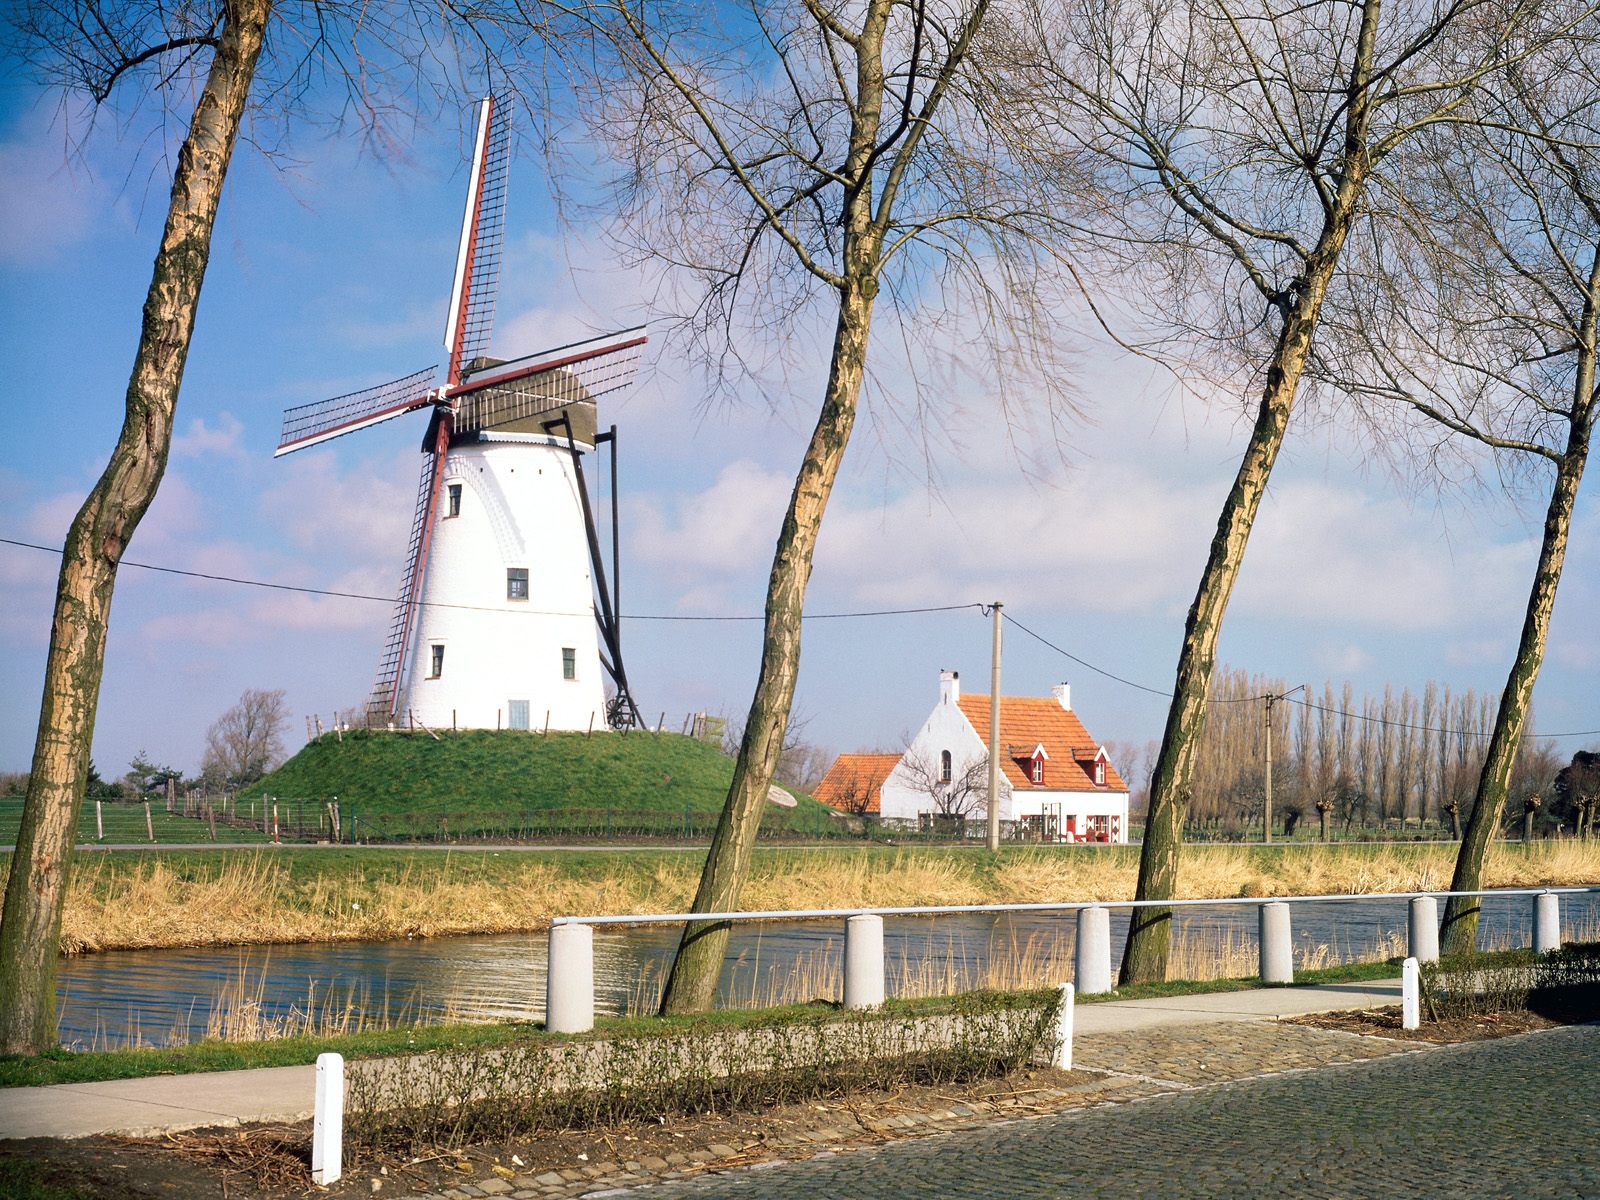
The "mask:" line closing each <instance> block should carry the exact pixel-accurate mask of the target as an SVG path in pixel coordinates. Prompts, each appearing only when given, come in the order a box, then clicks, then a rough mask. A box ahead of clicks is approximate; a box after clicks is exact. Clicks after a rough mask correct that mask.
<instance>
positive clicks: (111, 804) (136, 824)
mask: <svg viewBox="0 0 1600 1200" xmlns="http://www.w3.org/2000/svg"><path fill="white" fill-rule="evenodd" d="M100 819H101V822H102V825H103V827H104V829H105V837H104V838H100V837H99V836H98V835H97V832H96V828H95V817H94V801H93V800H85V801H84V802H83V810H82V811H81V812H80V813H79V814H78V841H79V843H80V844H83V843H93V842H99V841H104V842H105V843H106V844H107V845H121V844H124V843H133V842H147V841H149V840H150V836H149V833H148V832H147V830H146V828H145V823H144V805H143V804H142V803H140V802H138V801H133V802H129V801H125V800H106V801H103V802H102V804H101V809H100ZM21 823H22V797H21V796H0V846H10V845H12V844H14V843H15V842H16V840H17V828H18V826H19V825H20V824H21ZM150 824H151V826H152V827H153V828H154V829H155V834H156V841H158V842H164V843H182V844H190V843H196V842H209V841H210V840H211V827H210V825H209V824H208V823H207V822H205V821H203V820H201V819H200V818H198V817H183V816H176V815H174V814H171V813H168V812H167V811H166V809H165V807H164V806H163V805H162V804H160V803H156V802H152V803H151V805H150ZM266 840H267V839H266V838H265V837H264V836H263V835H262V834H261V832H260V831H259V830H251V829H239V828H235V827H233V826H229V825H225V824H224V823H223V822H222V821H221V820H218V822H217V841H219V842H263V841H266Z"/></svg>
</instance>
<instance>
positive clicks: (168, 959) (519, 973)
mask: <svg viewBox="0 0 1600 1200" xmlns="http://www.w3.org/2000/svg"><path fill="white" fill-rule="evenodd" d="M1256 908H1257V904H1256V903H1251V902H1241V903H1240V904H1237V905H1229V906H1227V907H1220V908H1208V909H1204V910H1194V909H1180V910H1178V915H1177V917H1176V919H1175V920H1176V938H1175V945H1176V957H1177V959H1178V962H1179V963H1180V964H1185V963H1201V964H1203V963H1205V962H1206V961H1212V962H1215V960H1216V959H1217V956H1218V955H1219V954H1220V955H1224V956H1226V955H1227V954H1228V952H1229V951H1230V950H1231V951H1232V958H1233V962H1234V966H1235V969H1234V970H1233V971H1222V972H1221V973H1248V972H1249V971H1251V970H1252V969H1253V964H1254V944H1255V935H1256ZM1292 911H1293V922H1294V926H1295V950H1296V961H1297V965H1299V966H1305V965H1307V964H1309V965H1313V966H1315V965H1325V964H1332V963H1338V962H1345V961H1350V960H1352V959H1358V958H1368V957H1371V956H1373V955H1374V954H1376V953H1382V954H1385V955H1387V954H1394V953H1399V952H1400V951H1401V948H1402V947H1403V944H1404V942H1403V939H1404V933H1405V923H1406V903H1405V901H1403V900H1359V901H1345V902H1338V903H1321V902H1319V903H1315V904H1296V905H1294V906H1293V910H1292ZM1562 923H1563V929H1564V931H1565V936H1567V937H1572V936H1574V934H1575V933H1578V934H1581V936H1585V937H1593V936H1595V934H1596V931H1597V929H1600V895H1586V896H1564V897H1562ZM1073 928H1074V919H1073V918H1072V916H1070V915H1053V914H1035V913H1027V914H989V915H961V916H946V917H891V918H888V919H887V920H886V921H885V923H884V950H885V957H886V961H887V964H888V971H887V973H888V985H889V992H890V994H891V995H897V994H902V993H905V992H908V991H910V992H929V991H951V990H957V989H959V988H967V987H976V986H983V985H984V984H985V983H989V984H994V985H999V986H1004V985H1006V984H1008V983H1017V982H1021V981H1022V979H1023V978H1024V977H1028V976H1032V977H1034V978H1038V979H1041V980H1042V981H1049V980H1051V979H1054V978H1057V977H1059V978H1060V979H1069V978H1070V977H1071V974H1070V963H1071V954H1072V945H1073ZM1127 928H1128V913H1127V911H1126V910H1123V911H1121V912H1118V911H1116V910H1113V911H1112V915H1111V936H1112V952H1113V954H1114V955H1120V954H1121V949H1122V942H1123V939H1124V938H1125V937H1126V935H1127ZM1531 928H1532V900H1531V898H1530V897H1526V896H1516V897H1504V898H1496V897H1490V898H1489V899H1488V900H1487V901H1486V902H1485V905H1484V915H1483V920H1482V922H1481V925H1480V941H1481V943H1482V944H1484V945H1491V946H1492V945H1522V946H1525V945H1527V944H1528V942H1529V941H1530V939H1531ZM677 937H678V930H677V929H676V928H672V927H655V926H647V927H641V928H634V929H623V928H617V927H609V926H607V927H601V928H599V929H597V930H596V933H595V994H596V999H597V1003H598V1004H599V1006H600V1008H601V1010H602V1011H604V1012H612V1013H618V1012H625V1011H642V1010H648V1009H650V1008H651V1007H653V1005H654V1003H655V1000H656V998H657V997H658V996H659V994H660V987H661V981H662V978H663V976H664V973H665V970H666V967H667V964H668V963H669V961H670V959H671V955H672V952H673V949H674V948H675V946H676V944H677ZM842 948H843V931H842V923H822V922H785V923H769V924H765V925H760V926H744V927H740V928H736V929H735V931H734V934H733V936H732V938H731V939H730V942H729V946H728V955H727V959H726V961H725V963H724V965H723V971H722V980H721V985H720V1001H719V1002H720V1003H722V1004H762V1003H772V1002H778V1001H785V1000H794V999H801V1000H804V999H813V998H819V997H820V998H826V999H833V998H836V997H837V995H838V991H839V982H838V976H839V971H840V969H841V967H840V959H841V957H842ZM1241 964H1242V965H1241ZM1186 973H1187V972H1186ZM1211 973H1213V974H1215V973H1218V972H1216V971H1213V972H1211ZM59 979H60V1032H61V1040H62V1042H63V1044H65V1045H68V1046H73V1047H77V1048H88V1047H95V1046H100V1047H105V1046H121V1045H126V1044H129V1043H145V1044H156V1045H160V1044H167V1043H173V1042H187V1041H193V1040H196V1039H198V1038H202V1037H205V1036H208V1034H211V1035H214V1034H215V1033H217V1032H218V1031H219V1025H220V1024H221V1023H222V1022H223V1020H224V1019H226V1020H228V1021H231V1022H232V1023H233V1024H234V1025H235V1026H236V1027H237V1028H238V1029H239V1031H240V1032H243V1033H249V1032H252V1031H253V1032H255V1033H256V1035H258V1036H260V1035H263V1034H266V1033H270V1032H271V1031H272V1030H274V1029H281V1028H284V1027H286V1026H294V1025H296V1024H298V1023H303V1019H304V1014H306V1013H316V1014H321V1017H320V1021H321V1022H322V1024H323V1025H324V1026H328V1025H333V1026H337V1024H338V1023H339V1022H340V1021H341V1020H343V1019H346V1018H348V1019H351V1020H357V1019H374V1018H375V1019H377V1020H379V1021H381V1022H384V1023H394V1022H419V1021H438V1020H444V1019H450V1020H497V1019H524V1020H536V1019H540V1018H542V1016H543V1014H544V986H545V937H544V935H543V934H500V935H493V936H482V937H452V938H436V939H427V940H409V941H397V942H344V943H331V944H315V945H304V946H273V947H253V948H217V947H207V948H195V949H176V950H128V951H110V952H107V953H103V954H90V955H83V956H81V957H76V958H70V959H63V960H62V962H61V965H60V973H59Z"/></svg>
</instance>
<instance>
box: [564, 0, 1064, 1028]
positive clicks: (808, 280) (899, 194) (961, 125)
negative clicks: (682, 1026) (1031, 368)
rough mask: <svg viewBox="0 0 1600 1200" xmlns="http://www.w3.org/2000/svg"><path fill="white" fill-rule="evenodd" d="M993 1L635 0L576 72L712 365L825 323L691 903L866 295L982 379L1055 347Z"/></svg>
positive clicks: (728, 871) (814, 503)
mask: <svg viewBox="0 0 1600 1200" xmlns="http://www.w3.org/2000/svg"><path fill="white" fill-rule="evenodd" d="M988 9H989V4H988V0H864V2H862V3H844V2H843V0H791V2H789V3H781V4H774V5H761V4H751V5H750V6H749V7H748V9H744V10H742V11H731V10H729V9H728V8H727V7H725V6H719V5H709V4H706V5H661V4H651V3H645V2H643V0H640V2H638V3H617V4H615V5H613V6H611V7H609V8H606V9H604V10H601V11H599V12H597V13H596V14H595V15H594V17H593V20H594V22H595V25H596V28H597V29H598V31H599V32H600V33H601V35H602V36H603V37H604V39H605V43H606V44H607V45H608V46H609V47H610V48H611V51H612V52H613V53H614V54H615V55H616V62H617V70H616V71H615V73H614V74H608V75H605V76H604V77H603V78H600V79H598V80H597V81H596V82H595V86H594V87H593V88H592V89H590V91H589V93H588V94H589V96H590V97H591V99H592V104H591V106H590V110H589V111H590V112H591V114H592V115H593V116H594V117H595V119H596V128H597V129H598V131H599V133H600V135H601V136H602V137H603V138H604V139H606V141H607V143H608V144H609V145H610V147H611V148H612V150H613V151H614V152H615V154H616V155H617V157H618V159H619V160H620V161H621V163H622V176H621V182H620V185H619V186H620V192H621V200H622V204H623V209H624V214H625V216H624V229H625V231H626V233H625V236H626V237H627V238H628V239H629V242H630V244H631V245H633V246H634V247H635V248H636V249H637V250H638V251H639V252H640V253H642V254H644V255H648V256H650V257H651V258H653V259H654V260H656V261H658V262H665V263H667V264H670V265H671V266H672V267H673V268H675V269H676V270H677V271H678V272H679V274H678V278H680V279H685V278H686V279H687V280H688V284H687V285H686V286H689V287H691V288H692V289H693V295H694V297H695V301H694V305H693V307H692V311H691V312H690V313H689V314H688V317H687V319H686V327H687V330H688V332H689V333H690V334H691V335H692V336H694V337H695V338H697V339H699V344H700V345H701V346H702V347H703V348H704V349H706V350H707V351H708V352H710V353H711V354H712V356H713V361H714V362H715V363H716V364H717V366H718V367H719V369H725V370H738V369H740V368H741V366H742V365H743V364H745V363H746V362H747V361H748V360H747V359H746V358H745V357H743V356H744V355H746V354H747V353H748V351H749V349H750V347H749V346H747V345H745V344H743V342H742V339H741V333H742V331H744V330H747V329H749V330H755V329H762V330H767V329H771V328H774V327H777V326H782V327H783V328H784V329H785V330H786V333H787V340H788V341H789V342H791V343H793V344H804V341H805V338H804V331H805V330H806V329H807V328H808V327H809V326H808V322H809V321H811V320H818V321H820V322H823V323H825V325H826V327H827V329H828V331H829V332H827V333H826V334H824V335H822V336H826V337H827V338H828V339H829V343H830V344H829V349H828V351H827V354H826V361H827V380H826V383H825V384H824V386H823V389H822V396H821V402H820V405H819V407H818V412H817V418H816V424H815V427H814V429H813V432H812V434H811V438H810V441H809V443H808V445H807V447H806V450H805V453H804V456H803V458H802V460H801V462H800V466H799V470H798V472H797V474H796V478H795V485H794V490H793V493H792V495H791V497H790V500H789V504H788V507H787V509H786V511H785V513H784V517H783V523H782V526H781V529H780V531H779V534H778V539H777V545H776V548H775V551H774V554H773V559H772V569H771V574H770V576H769V579H768V586H767V601H766V616H765V625H764V628H763V639H762V651H761V664H760V669H759V671H758V673H757V678H756V686H755V691H754V695H753V696H752V698H751V702H750V709H749V715H748V717H747V718H746V720H745V725H744V736H743V738H742V739H741V741H740V745H739V753H738V756H737V759H736V763H735V767H734V775H733V781H732V784H731V786H730V788H729V791H728V796H727V800H726V803H725V804H724V807H723V811H722V816H721V818H720V820H719V821H718V824H717V830H716V833H715V835H714V837H713V840H712V845H711V850H710V853H709V854H708V856H707V859H706V865H705V869H704V873H703V874H702V876H701V880H700V886H699V889H698V891H697V892H696V895H695V900H694V905H693V908H694V911H696V912H716V911H726V910H729V909H733V908H736V907H737V906H738V902H739V896H740V893H741V890H742V888H743V885H744V881H745V878H746V876H747V874H748V870H749V863H750V854H751V850H752V848H753V846H754V842H755V835H756V829H757V823H758V821H759V818H760V810H761V805H762V803H763V801H764V797H765V794H766V788H767V785H768V783H769V781H770V780H771V778H772V775H773V773H774V771H775V770H776V769H777V765H778V758H779V754H780V749H781V747H782V744H783V739H784V731H785V727H786V725H787V723H788V720H789V710H790V706H791V704H792V702H793V697H794V688H795V680H796V675H797V672H798V666H799V660H800V641H801V613H802V609H803V606H804V601H805V594H806V587H807V584H808V582H809V579H810V575H811V568H812V556H813V552H814V550H815V547H816V542H817V535H818V532H819V530H820V528H821V524H822V519H823V514H824V512H825V511H826V509H827V504H828V499H829V497H830V495H831V494H832V491H833V486H834V482H835V480H836V479H837V478H838V473H839V468H840V464H841V463H842V461H843V458H844V453H845V449H846V447H847V446H848V444H849V441H850V435H851V432H852V430H853V428H854V426H855V421H856V415H857V412H858V409H859V405H860V401H861V397H862V392H863V387H864V385H865V384H866V383H867V381H868V366H867V359H868V346H869V341H870V340H871V334H872V329H873V322H874V314H875V313H876V312H877V311H878V309H879V307H880V305H881V306H882V307H883V308H884V309H885V310H886V311H887V314H888V315H889V316H890V317H891V319H892V320H893V321H894V324H895V332H896V334H897V335H898V336H899V337H900V338H901V339H902V342H903V344H904V345H906V346H908V347H910V348H911V350H912V351H913V353H912V355H911V357H913V358H916V357H917V355H918V354H920V353H921V352H922V350H925V349H927V348H929V347H930V346H934V345H937V344H938V342H939V341H940V340H941V339H943V340H944V341H945V346H946V354H947V355H948V349H949V345H950V343H949V335H950V332H951V330H950V329H949V319H950V318H949V316H948V315H946V316H943V317H942V316H941V313H944V314H954V313H966V314H967V315H968V319H969V324H968V327H967V328H966V329H964V330H963V332H964V333H965V335H966V337H967V338H968V339H972V340H975V341H976V343H977V347H978V348H979V350H980V352H983V353H984V354H985V355H986V357H988V358H989V359H990V360H992V361H993V362H994V363H995V366H996V367H997V368H998V369H997V370H996V371H995V372H994V373H993V374H992V376H991V381H992V383H993V386H996V387H998V386H1000V385H1001V384H1002V383H1003V381H1004V379H1005V378H1006V377H1007V376H1009V375H1014V374H1015V372H1016V371H1017V370H1018V369H1020V368H1021V367H1022V366H1023V365H1024V364H1025V363H1027V362H1028V361H1029V360H1030V359H1031V357H1032V356H1033V354H1035V353H1038V354H1046V355H1047V354H1048V350H1049V345H1050V336H1051V333H1052V331H1053V329H1054V327H1055V322H1054V321H1051V320H1046V319H1045V311H1046V308H1045V306H1046V304H1047V303H1048V301H1047V300H1046V301H1043V302H1042V301H1041V294H1040V292H1039V290H1038V289H1039V288H1040V287H1041V286H1042V284H1041V280H1045V279H1046V278H1047V277H1045V276H1043V275H1042V274H1041V273H1040V272H1038V270H1037V267H1038V263H1039V261H1040V258H1041V256H1042V255H1043V254H1044V253H1045V250H1044V249H1042V247H1044V246H1046V245H1047V244H1048V241H1049V238H1048V232H1047V231H1048V229H1049V228H1050V221H1051V218H1050V215H1049V214H1048V213H1047V212H1045V211H1044V210H1042V208H1041V206H1040V205H1039V204H1038V200H1037V189H1035V188H1031V187H1026V186H1022V185H1021V183H1020V182H1019V180H1018V178H1017V172H1016V170H1015V164H1014V163H1013V161H1012V160H1011V158H1010V157H1009V156H1008V155H1007V153H1006V149H1005V146H1004V144H1003V140H1002V135H1003V133H1004V130H1003V129H1002V128H1001V127H1000V126H999V125H998V123H997V122H996V121H995V120H994V119H993V117H992V116H991V114H990V113H989V111H988V106H989V100H988V83H987V81H986V79H985V77H984V74H983V70H982V66H981V63H980V62H979V61H978V60H977V58H976V57H975V54H974V51H975V48H976V46H977V38H978V34H979V29H980V27H981V26H982V24H983V21H984V18H985V15H986V14H987V12H988ZM936 298H937V299H936ZM930 335H931V336H930ZM974 335H975V336H974ZM763 340H764V341H766V342H768V344H770V339H765V338H764V339H763ZM963 349H964V350H970V349H971V345H970V344H969V345H968V346H965V347H963ZM1024 350H1026V351H1028V353H1027V355H1023V354H1021V353H1020V352H1021V351H1024ZM727 935H728V928H727V925H726V924H725V923H720V922H694V923H691V924H689V925H688V926H687V927H686V928H685V930H684V933H683V940H682V942H681V943H680V946H679V949H678V953H677V956H676V957H675V959H674V962H673V966H672V969H671V972H670V974H669V976H668V979H667V984H666V989H665V993H664V996H663V1001H662V1006H663V1010H664V1011H666V1012H685V1011H695V1010H700V1009H703V1008H705V1007H707V1006H708V1005H709V1004H710V1003H711V999H712V995H713V992H714V989H715V986H716V980H717V976H718V973H719V971H720V970H721V965H722V957H723V951H724V947H725V946H726V943H727Z"/></svg>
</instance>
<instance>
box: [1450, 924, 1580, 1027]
mask: <svg viewBox="0 0 1600 1200" xmlns="http://www.w3.org/2000/svg"><path fill="white" fill-rule="evenodd" d="M1421 982H1422V1006H1423V1015H1424V1016H1425V1017H1427V1019H1428V1020H1430V1021H1445V1020H1450V1019H1452V1018H1455V1017H1470V1016H1474V1015H1477V1014H1480V1013H1493V1012H1513V1011H1519V1010H1526V1009H1530V1008H1537V1007H1541V1006H1544V1005H1548V1004H1550V1003H1551V1002H1552V1001H1557V1002H1564V1003H1566V1004H1570V1003H1572V1002H1581V1001H1584V1000H1594V999H1595V997H1597V996H1600V942H1587V943H1577V944H1574V945H1570V946H1563V947H1562V948H1561V949H1559V950H1553V951H1551V952H1550V953H1548V954H1535V953H1534V952H1533V951H1532V950H1511V951H1498V952H1495V953H1487V954H1486V953H1480V952H1477V951H1473V952H1469V953H1466V954H1457V955H1450V956H1447V957H1445V958H1441V959H1440V960H1439V961H1438V962H1436V963H1424V964H1422V980H1421Z"/></svg>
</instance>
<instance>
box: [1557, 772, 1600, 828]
mask: <svg viewBox="0 0 1600 1200" xmlns="http://www.w3.org/2000/svg"><path fill="white" fill-rule="evenodd" d="M1550 790H1551V794H1552V796H1553V797H1554V801H1555V802H1554V804H1552V805H1551V814H1550V815H1551V816H1552V817H1553V818H1554V819H1555V820H1557V821H1560V822H1563V823H1565V822H1566V821H1567V820H1568V819H1569V818H1570V819H1571V821H1572V831H1573V832H1574V833H1575V834H1577V836H1578V837H1580V838H1584V839H1587V838H1588V837H1589V836H1590V830H1591V829H1592V828H1593V827H1594V824H1595V816H1596V812H1597V810H1600V753H1596V752H1595V751H1593V750H1579V751H1578V752H1577V753H1576V754H1574V755H1573V756H1572V761H1571V762H1570V763H1568V764H1567V765H1566V766H1564V767H1562V768H1561V770H1560V771H1559V772H1557V774H1556V777H1555V781H1554V783H1553V785H1552V786H1551V789H1550Z"/></svg>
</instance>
